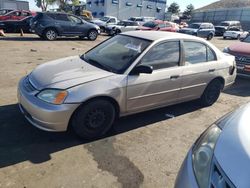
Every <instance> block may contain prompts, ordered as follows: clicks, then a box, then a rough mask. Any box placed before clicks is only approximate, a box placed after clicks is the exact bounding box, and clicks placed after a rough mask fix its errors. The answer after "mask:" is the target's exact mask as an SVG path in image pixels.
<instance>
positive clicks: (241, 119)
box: [175, 103, 250, 188]
mask: <svg viewBox="0 0 250 188" xmlns="http://www.w3.org/2000/svg"><path fill="white" fill-rule="evenodd" d="M249 114H250V103H249V104H247V105H245V106H242V107H241V108H239V109H237V110H236V111H234V112H231V113H230V114H228V115H226V116H224V117H223V118H221V119H220V120H218V121H217V122H215V123H214V124H213V125H212V126H210V127H209V128H208V129H207V130H206V131H205V132H204V133H203V134H202V135H201V136H200V138H199V139H198V140H197V141H196V142H195V144H194V145H193V147H192V148H191V149H190V151H189V152H188V154H187V157H186V159H185V161H184V162H183V164H182V167H181V169H180V171H179V175H178V177H177V179H176V182H175V188H183V187H185V188H236V187H237V188H248V187H250V174H249V169H250V158H249V156H250V150H249V148H250V147H249V144H250V142H249V138H250V132H249V129H250V127H249V122H250V116H249Z"/></svg>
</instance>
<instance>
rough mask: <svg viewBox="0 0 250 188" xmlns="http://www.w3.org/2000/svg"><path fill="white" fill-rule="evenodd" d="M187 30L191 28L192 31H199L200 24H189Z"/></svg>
mask: <svg viewBox="0 0 250 188" xmlns="http://www.w3.org/2000/svg"><path fill="white" fill-rule="evenodd" d="M189 28H192V29H199V28H200V24H191V25H190V26H189Z"/></svg>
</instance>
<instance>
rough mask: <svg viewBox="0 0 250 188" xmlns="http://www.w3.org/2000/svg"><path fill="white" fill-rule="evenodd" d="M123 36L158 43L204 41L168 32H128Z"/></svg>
mask: <svg viewBox="0 0 250 188" xmlns="http://www.w3.org/2000/svg"><path fill="white" fill-rule="evenodd" d="M122 35H127V36H131V37H137V38H142V39H146V40H151V41H156V40H160V39H180V38H181V39H195V40H200V41H202V40H203V39H201V38H198V37H195V36H192V35H186V34H182V33H174V32H166V31H128V32H124V33H122Z"/></svg>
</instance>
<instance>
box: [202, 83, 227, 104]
mask: <svg viewBox="0 0 250 188" xmlns="http://www.w3.org/2000/svg"><path fill="white" fill-rule="evenodd" d="M222 88H223V84H222V82H221V81H220V80H218V79H216V80H213V81H212V82H210V83H209V84H208V86H207V87H206V89H205V91H204V93H203V94H202V96H201V99H200V102H201V104H202V106H211V105H213V104H214V103H215V102H216V101H217V99H218V98H219V96H220V93H221V90H222Z"/></svg>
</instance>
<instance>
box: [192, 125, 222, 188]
mask: <svg viewBox="0 0 250 188" xmlns="http://www.w3.org/2000/svg"><path fill="white" fill-rule="evenodd" d="M220 133H221V129H220V128H219V127H217V126H216V125H212V126H211V127H210V128H209V129H208V130H207V131H206V132H205V133H204V134H203V135H202V136H201V138H200V139H199V140H198V141H197V143H196V145H195V146H194V149H193V168H194V174H195V176H196V180H197V183H198V185H199V187H200V188H207V187H209V186H208V185H209V179H210V169H211V161H212V158H213V153H214V147H215V144H216V142H217V139H218V137H219V135H220Z"/></svg>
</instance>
